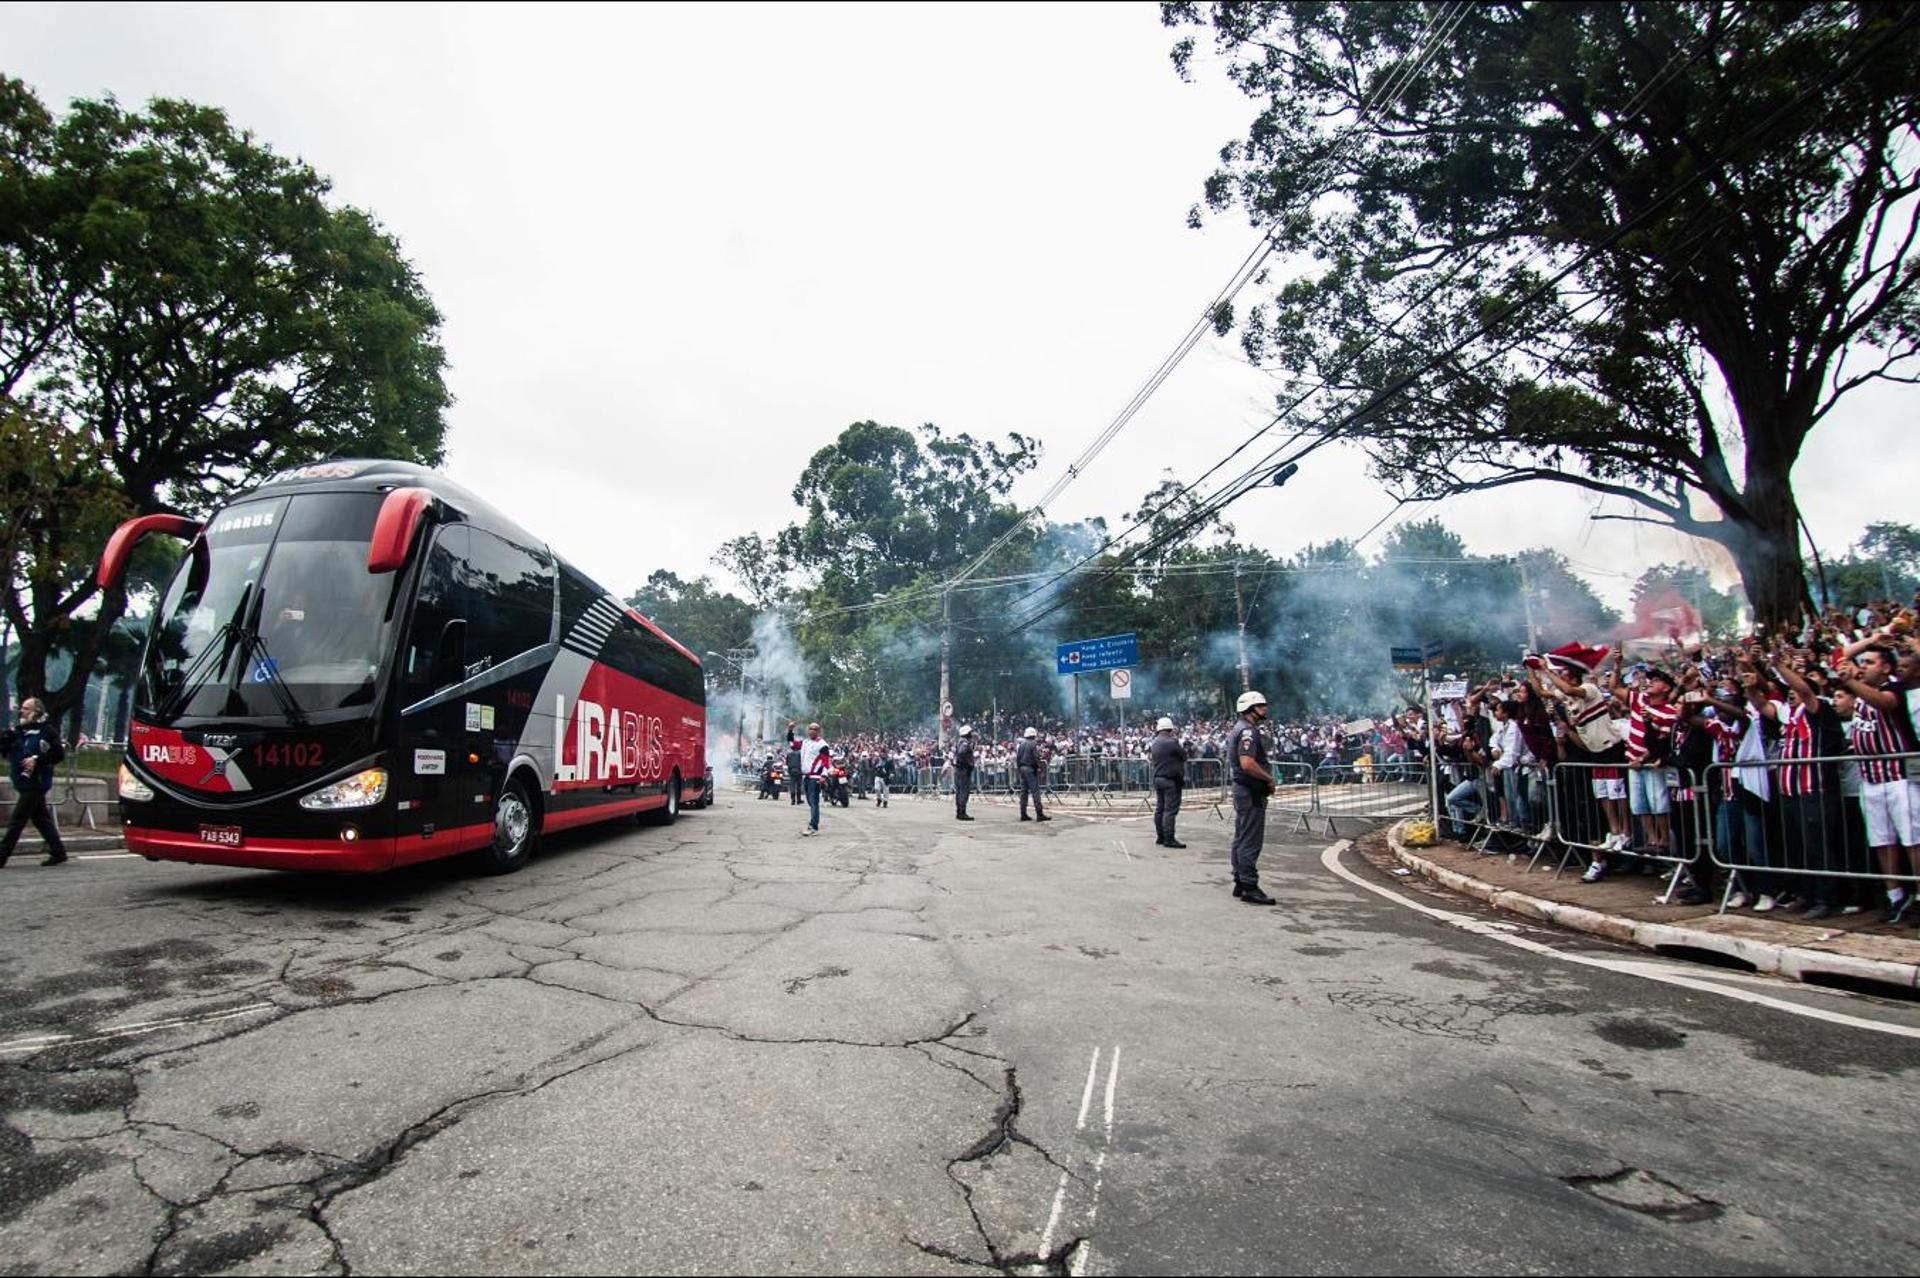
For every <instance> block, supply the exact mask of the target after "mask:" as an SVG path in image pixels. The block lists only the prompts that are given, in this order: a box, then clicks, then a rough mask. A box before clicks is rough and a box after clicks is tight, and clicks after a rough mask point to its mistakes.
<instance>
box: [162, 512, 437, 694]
mask: <svg viewBox="0 0 1920 1278" xmlns="http://www.w3.org/2000/svg"><path fill="white" fill-rule="evenodd" d="M382 497H383V494H381V493H305V494H300V495H296V496H292V497H273V498H267V499H264V500H260V501H249V502H243V503H241V504H239V505H235V506H229V507H227V508H226V509H225V510H223V511H221V512H220V513H219V514H218V515H217V516H215V518H214V519H213V521H212V523H210V524H209V525H208V526H207V530H206V532H205V534H204V535H203V536H201V537H200V538H199V539H198V540H197V541H196V542H195V543H194V544H193V547H192V548H191V550H190V551H189V552H188V554H187V555H186V556H185V557H184V558H183V559H182V560H181V562H180V567H179V569H178V570H177V571H176V572H175V574H174V577H173V581H172V582H171V583H170V584H169V585H168V587H167V590H166V594H165V595H164V596H163V597H162V598H161V601H160V606H159V608H158V609H156V611H155V615H154V626H153V630H152V633H151V636H150V637H149V640H148V643H147V650H146V655H145V658H144V660H143V662H142V666H141V679H140V689H139V692H140V702H141V706H140V709H141V716H142V717H143V718H145V719H147V720H148V721H150V722H170V721H172V720H174V719H177V718H183V717H184V718H207V717H217V718H222V719H231V718H242V719H276V720H284V719H287V718H289V717H296V718H300V717H304V716H306V715H310V714H321V715H335V716H336V717H337V716H338V714H339V713H340V712H347V711H353V710H355V709H356V708H359V709H365V708H367V707H370V706H371V705H372V703H373V700H374V693H375V692H376V690H377V689H378V687H379V678H380V670H381V667H382V663H383V661H384V659H385V656H386V652H387V649H388V643H389V639H390V635H391V630H392V611H393V610H392V607H391V604H392V600H393V592H394V590H395V589H396V588H397V586H398V580H399V578H400V577H401V575H402V574H399V573H383V574H373V573H369V572H368V571H367V544H368V542H369V540H370V539H371V537H372V535H373V524H374V520H375V518H376V517H377V516H378V514H379V511H380V503H381V500H382Z"/></svg>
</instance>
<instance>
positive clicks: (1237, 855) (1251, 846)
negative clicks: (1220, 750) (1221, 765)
mask: <svg viewBox="0 0 1920 1278" xmlns="http://www.w3.org/2000/svg"><path fill="white" fill-rule="evenodd" d="M1242 755H1250V756H1252V758H1253V760H1254V762H1256V763H1258V764H1259V765H1260V766H1261V767H1262V768H1266V767H1267V735H1266V733H1264V732H1262V731H1260V725H1258V724H1256V723H1254V722H1253V721H1252V720H1250V719H1244V718H1243V719H1242V721H1241V723H1240V726H1239V727H1237V728H1235V729H1234V730H1233V736H1232V738H1231V739H1230V740H1229V741H1228V744H1227V757H1228V759H1230V760H1231V761H1232V764H1233V886H1234V890H1235V891H1236V892H1243V893H1253V892H1258V891H1259V890H1260V849H1261V848H1263V847H1265V846H1266V843H1267V796H1268V795H1269V794H1271V793H1272V790H1273V788H1272V785H1271V783H1269V782H1266V781H1262V780H1261V779H1260V778H1259V777H1256V776H1254V775H1253V774H1252V773H1251V772H1246V771H1243V770H1242V769H1241V767H1240V756H1242ZM1268 771H1269V772H1271V769H1268Z"/></svg>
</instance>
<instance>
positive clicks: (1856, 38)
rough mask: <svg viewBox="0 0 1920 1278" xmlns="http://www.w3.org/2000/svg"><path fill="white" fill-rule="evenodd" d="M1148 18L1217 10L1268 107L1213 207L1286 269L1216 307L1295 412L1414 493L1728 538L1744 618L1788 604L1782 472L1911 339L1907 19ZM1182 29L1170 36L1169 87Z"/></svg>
mask: <svg viewBox="0 0 1920 1278" xmlns="http://www.w3.org/2000/svg"><path fill="white" fill-rule="evenodd" d="M1163 17H1164V20H1165V21H1166V22H1167V23H1168V24H1169V25H1170V26H1173V27H1194V26H1198V27H1201V28H1204V29H1206V30H1207V31H1208V32H1209V33H1210V34H1211V36H1212V42H1213V44H1214V46H1215V48H1216V50H1217V52H1218V53H1219V55H1220V56H1221V58H1222V59H1223V60H1224V61H1225V63H1226V66H1227V74H1228V75H1229V76H1230V77H1231V79H1232V80H1233V81H1234V83H1235V84H1237V85H1238V86H1239V87H1240V88H1241V89H1242V90H1243V91H1244V92H1245V93H1246V95H1247V96H1248V97H1249V98H1251V99H1252V100H1253V101H1254V103H1256V104H1257V106H1258V114H1257V115H1256V117H1255V119H1254V121H1253V124H1252V125H1251V126H1250V127H1249V129H1248V130H1247V133H1246V136H1245V137H1244V138H1242V139H1240V140H1238V141H1235V142H1232V143H1230V144H1229V145H1228V146H1227V147H1226V148H1225V149H1224V150H1223V151H1222V152H1221V159H1222V164H1221V167H1220V169H1219V171H1218V172H1217V173H1216V174H1215V176H1214V177H1213V178H1212V179H1210V181H1209V182H1208V184H1207V188H1206V199H1207V203H1208V204H1209V205H1210V206H1211V207H1212V208H1213V209H1215V210H1224V209H1227V208H1230V207H1235V206H1237V207H1239V208H1241V209H1242V210H1244V211H1245V212H1246V213H1247V214H1249V215H1250V217H1251V219H1252V220H1253V221H1254V222H1255V223H1256V224H1257V225H1258V226H1260V227H1261V228H1263V230H1264V232H1265V234H1266V235H1267V236H1268V237H1269V240H1270V244H1271V247H1272V250H1273V252H1274V253H1276V254H1277V255H1279V257H1280V260H1281V261H1282V262H1283V263H1286V264H1287V266H1288V270H1287V272H1286V274H1285V278H1284V283H1282V284H1281V285H1280V286H1279V287H1278V288H1277V290H1276V291H1275V292H1274V294H1273V296H1272V297H1271V298H1270V299H1269V300H1267V301H1265V302H1263V303H1262V304H1260V305H1258V306H1256V307H1255V308H1253V310H1252V311H1251V313H1249V314H1246V315H1244V316H1239V317H1236V316H1234V315H1233V314H1232V313H1231V312H1230V310H1229V309H1225V308H1223V310H1222V311H1221V313H1220V314H1219V315H1218V317H1217V318H1218V322H1219V324H1220V326H1221V327H1222V328H1223V330H1224V329H1225V328H1226V327H1228V326H1230V325H1232V324H1233V323H1235V322H1236V320H1238V322H1239V323H1240V324H1241V329H1242V334H1243V339H1244V341H1245V344H1246V347H1247V349H1248V351H1249V353H1250V354H1252V355H1253V356H1254V357H1256V358H1257V359H1259V360H1261V361H1264V362H1269V363H1271V364H1273V365H1275V366H1277V367H1278V368H1280V369H1281V370H1283V371H1284V372H1286V373H1288V374H1290V375H1292V376H1293V377H1294V378H1295V379H1296V384H1295V386H1294V387H1292V388H1290V392H1289V393H1290V394H1303V395H1305V396H1306V397H1307V399H1308V405H1307V408H1306V409H1305V410H1303V412H1302V414H1301V415H1302V416H1303V417H1305V418H1307V419H1309V420H1317V421H1318V422H1319V424H1320V428H1321V429H1322V431H1323V432H1324V433H1326V434H1328V435H1330V436H1333V437H1343V438H1350V439H1354V440H1357V441H1359V442H1360V443H1361V444H1362V445H1363V446H1364V447H1365V448H1366V449H1367V450H1368V451H1369V453H1370V454H1371V456H1372V458H1373V460H1374V462H1375V464H1376V467H1377V469H1378V471H1379V473H1380V474H1381V475H1382V477H1383V478H1385V479H1386V480H1387V481H1388V482H1390V483H1391V484H1393V485H1395V486H1396V487H1398V488H1399V490H1400V491H1401V492H1402V493H1403V494H1404V495H1407V496H1409V497H1413V498H1418V499H1432V498H1438V497H1442V496H1446V495H1450V494H1457V493H1462V492H1470V491H1476V490H1484V489H1490V488H1499V487H1504V486H1507V485H1511V484H1516V483H1522V482H1530V481H1534V480H1547V481H1552V482H1557V483H1562V484H1569V485H1575V486H1578V487H1580V488H1582V489H1586V490H1589V491H1592V492H1597V493H1602V494H1607V495H1611V496H1615V497H1619V498H1624V499H1626V500H1627V501H1630V502H1632V503H1634V505H1635V506H1637V507H1638V512H1637V513H1636V514H1633V515H1630V516H1617V517H1623V518H1634V519H1640V520H1644V521H1648V522H1657V523H1664V524H1668V525H1671V526H1673V527H1676V528H1679V529H1681V530H1683V531H1686V532H1689V533H1693V534H1696V535H1699V536H1703V537H1708V538H1711V539H1713V540H1715V541H1717V542H1719V543H1721V544H1723V545H1724V546H1726V547H1727V548H1728V550H1729V551H1730V552H1731V553H1732V554H1733V556H1734V558H1735V560H1736V562H1737V563H1738V564H1739V567H1740V571H1741V576H1742V579H1743V584H1744V585H1745V587H1746V590H1747V594H1748V597H1749V599H1750V600H1751V601H1752V603H1753V604H1754V606H1755V608H1756V610H1757V611H1758V613H1759V614H1760V616H1761V617H1762V619H1763V620H1768V621H1779V620H1782V619H1784V618H1786V617H1787V616H1789V615H1790V614H1792V613H1794V612H1796V611H1797V610H1798V608H1799V606H1800V605H1801V603H1802V602H1803V600H1804V599H1805V597H1806V590H1805V584H1804V574H1803V571H1802V567H1801V558H1800V550H1799V536H1798V534H1799V509H1798V506H1797V504H1796V502H1795V499H1794V492H1793V483H1792V473H1793V466H1794V462H1795V460H1796V459H1797V458H1798V457H1799V455H1800V452H1801V450H1802V448H1803V447H1804V445H1805V443H1806V441H1807V438H1808V435H1809V433H1810V432H1811V431H1812V430H1813V429H1814V427H1815V426H1816V425H1818V424H1819V423H1820V422H1821V421H1822V420H1823V419H1825V418H1826V417H1827V416H1828V415H1829V414H1830V413H1831V412H1832V411H1833V410H1834V408H1835V406H1836V405H1837V404H1838V403H1839V402H1840V401H1841V400H1842V399H1843V398H1844V397H1845V396H1846V395H1847V394H1848V392H1850V391H1852V390H1854V389H1856V388H1857V387H1859V386H1861V385H1863V384H1865V383H1867V382H1870V381H1874V380H1881V379H1887V380H1901V381H1909V380H1912V379H1913V375H1914V372H1915V364H1916V361H1915V357H1916V355H1917V354H1920V307H1917V306H1916V294H1915V289H1914V285H1915V281H1916V278H1917V276H1920V262H1917V261H1916V258H1915V255H1914V254H1913V252H1912V250H1913V247H1914V242H1915V238H1916V235H1917V234H1920V200H1916V198H1915V194H1916V191H1920V176H1917V175H1920V145H1917V144H1916V141H1917V139H1916V136H1915V133H1916V128H1915V126H1916V123H1917V122H1920V77H1916V76H1915V74H1914V71H1913V68H1914V66H1915V65H1916V64H1920V8H1914V7H1911V6H1897V5H1881V4H1865V3H1863V4H1824V5H1807V4H1768V3H1745V2H1738V0H1728V2H1726V3H1612V4H1526V3H1487V4H1476V5H1454V4H1437V3H1426V4H1370V3H1229V4H1217V5H1200V4H1193V3H1169V4H1165V5H1164V6H1163ZM1195 50H1196V42H1195V38H1194V37H1193V36H1192V35H1187V36H1185V37H1184V38H1182V39H1181V40H1180V41H1179V43H1178V44H1177V45H1176V47H1175V50H1174V59H1175V63H1176V65H1177V66H1178V67H1179V69H1180V70H1181V72H1182V73H1183V74H1185V73H1187V72H1188V71H1189V70H1190V69H1191V59H1192V56H1193V54H1194V52H1195ZM1198 216H1199V214H1198V210H1196V212H1195V217H1196V220H1197V218H1198ZM1723 405H1725V406H1726V407H1725V408H1724V409H1723V407H1722V406H1723Z"/></svg>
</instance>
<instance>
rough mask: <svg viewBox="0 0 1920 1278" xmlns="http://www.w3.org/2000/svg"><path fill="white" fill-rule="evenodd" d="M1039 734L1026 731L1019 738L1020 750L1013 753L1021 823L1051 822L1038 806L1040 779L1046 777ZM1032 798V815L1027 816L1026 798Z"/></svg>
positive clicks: (1029, 730)
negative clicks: (1018, 785) (1017, 781)
mask: <svg viewBox="0 0 1920 1278" xmlns="http://www.w3.org/2000/svg"><path fill="white" fill-rule="evenodd" d="M1039 738H1040V734H1039V733H1038V732H1036V731H1035V730H1034V729H1032V728H1028V729H1027V734H1026V736H1025V737H1023V738H1021V741H1020V748H1019V749H1018V750H1016V751H1014V755H1013V766H1014V770H1015V772H1016V773H1017V775H1018V776H1019V778H1020V819H1021V820H1022V821H1051V820H1053V818H1052V817H1050V816H1048V815H1047V814H1046V811H1045V809H1043V808H1042V807H1041V806H1040V779H1041V778H1042V777H1044V776H1045V775H1046V772H1047V760H1046V757H1045V756H1044V755H1042V754H1041V753H1040V740H1039ZM1029 795H1031V796H1032V797H1033V815H1032V816H1031V817H1029V816H1028V815H1027V797H1028V796H1029Z"/></svg>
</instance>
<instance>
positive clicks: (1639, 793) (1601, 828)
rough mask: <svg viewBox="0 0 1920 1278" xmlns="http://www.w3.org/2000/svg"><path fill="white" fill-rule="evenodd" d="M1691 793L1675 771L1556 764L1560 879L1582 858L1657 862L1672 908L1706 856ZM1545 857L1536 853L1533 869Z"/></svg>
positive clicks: (1552, 803)
mask: <svg viewBox="0 0 1920 1278" xmlns="http://www.w3.org/2000/svg"><path fill="white" fill-rule="evenodd" d="M1692 794H1693V791H1692V789H1691V788H1690V787H1687V786H1686V785H1685V784H1684V781H1683V778H1682V776H1681V774H1680V772H1679V770H1678V769H1676V768H1671V767H1666V768H1629V767H1628V766H1627V765H1626V764H1624V763H1611V764H1608V763H1588V762H1577V763H1576V762H1571V761H1568V762H1563V763H1559V764H1556V765H1555V766H1554V769H1553V773H1552V783H1551V785H1550V786H1549V788H1548V791H1547V798H1548V808H1549V811H1550V812H1551V815H1552V826H1553V834H1554V836H1555V838H1557V839H1558V841H1559V843H1560V845H1561V848H1562V851H1561V855H1560V860H1559V864H1558V865H1557V866H1556V867H1555V871H1554V873H1555V876H1556V877H1558V875H1559V874H1560V872H1561V871H1563V870H1565V869H1566V867H1567V863H1568V862H1569V861H1570V860H1571V859H1573V858H1574V856H1575V855H1576V854H1584V859H1585V860H1587V861H1589V862H1591V861H1593V860H1595V859H1603V860H1608V861H1610V862H1618V861H1620V860H1624V859H1627V858H1632V859H1635V860H1638V861H1641V862H1653V863H1655V864H1659V865H1663V866H1667V867H1669V869H1670V873H1668V874H1667V886H1666V890H1665V891H1664V892H1662V893H1661V895H1660V898H1659V899H1660V903H1661V904H1663V905H1664V904H1666V903H1668V902H1670V901H1671V900H1672V899H1673V894H1674V892H1675V891H1676V890H1677V889H1678V888H1679V886H1680V883H1681V881H1682V880H1683V879H1684V878H1685V877H1686V875H1687V872H1688V870H1689V868H1690V867H1691V866H1693V865H1694V863H1695V862H1696V860H1697V859H1698V857H1699V854H1700V846H1701V844H1700V840H1699V839H1698V838H1697V837H1696V833H1697V830H1698V821H1697V818H1696V815H1695V813H1694V809H1693V799H1692ZM1546 851H1547V849H1546V847H1545V846H1544V845H1543V846H1542V848H1541V849H1540V850H1539V851H1537V852H1536V853H1535V854H1534V863H1535V864H1537V863H1538V862H1539V860H1540V859H1541V857H1542V855H1544V854H1545V852H1546ZM1529 868H1531V866H1530V867H1529Z"/></svg>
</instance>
